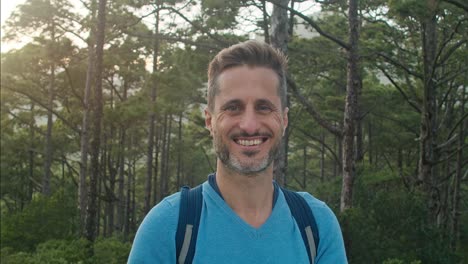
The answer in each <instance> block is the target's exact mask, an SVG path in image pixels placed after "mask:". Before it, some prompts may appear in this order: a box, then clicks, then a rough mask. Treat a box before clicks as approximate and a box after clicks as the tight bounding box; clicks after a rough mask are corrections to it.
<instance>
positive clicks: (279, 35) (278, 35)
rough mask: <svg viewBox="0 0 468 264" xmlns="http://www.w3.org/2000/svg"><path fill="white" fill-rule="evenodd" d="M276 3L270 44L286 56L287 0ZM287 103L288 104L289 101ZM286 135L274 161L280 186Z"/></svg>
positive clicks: (283, 169) (284, 174)
mask: <svg viewBox="0 0 468 264" xmlns="http://www.w3.org/2000/svg"><path fill="white" fill-rule="evenodd" d="M277 3H278V4H279V5H273V12H272V14H271V28H270V30H271V32H270V43H271V45H272V46H273V47H275V48H277V49H278V50H280V51H282V52H283V53H284V54H285V55H287V54H288V41H289V32H288V31H289V26H288V23H289V17H288V10H287V9H285V8H283V7H284V6H288V4H289V0H278V1H277ZM287 101H288V102H289V99H288V100H287ZM288 106H289V105H288ZM288 135H289V129H286V131H285V135H284V136H283V138H282V139H281V145H280V151H279V154H278V157H276V159H275V161H274V171H273V177H274V178H275V180H276V182H277V183H278V184H279V185H281V186H284V185H285V183H286V170H287V168H286V165H287V158H288V157H287V145H288V142H287V140H288V138H289V137H288Z"/></svg>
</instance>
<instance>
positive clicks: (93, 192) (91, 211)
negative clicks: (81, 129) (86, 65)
mask: <svg viewBox="0 0 468 264" xmlns="http://www.w3.org/2000/svg"><path fill="white" fill-rule="evenodd" d="M105 12H106V0H99V8H98V29H97V35H96V75H95V86H94V88H95V92H94V101H93V110H94V111H93V134H92V140H91V175H90V182H89V183H90V186H89V187H90V188H89V195H88V207H87V216H86V238H87V239H88V240H89V241H94V240H95V238H96V222H97V217H96V216H97V198H98V193H97V185H98V183H99V169H100V166H99V150H100V145H101V122H102V113H103V105H102V104H103V103H102V71H103V69H102V68H103V65H102V63H103V52H104V30H105V26H106V14H105Z"/></svg>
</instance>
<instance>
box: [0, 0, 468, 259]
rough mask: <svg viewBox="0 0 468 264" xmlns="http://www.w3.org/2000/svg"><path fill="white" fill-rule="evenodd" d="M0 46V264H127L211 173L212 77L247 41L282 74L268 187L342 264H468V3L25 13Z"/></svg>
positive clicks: (76, 4)
mask: <svg viewBox="0 0 468 264" xmlns="http://www.w3.org/2000/svg"><path fill="white" fill-rule="evenodd" d="M2 5H3V3H2ZM2 36H3V37H2V45H3V44H5V43H9V44H11V43H13V44H14V45H13V47H14V48H12V49H10V50H7V51H4V50H3V49H2V53H1V175H0V177H1V178H0V181H1V195H0V196H1V199H0V212H1V234H0V239H1V253H0V254H1V263H125V262H126V260H127V257H128V254H129V251H130V248H131V245H132V240H133V237H134V235H135V232H136V230H137V228H138V226H139V224H140V223H141V221H142V219H143V218H144V217H145V215H146V213H147V212H148V211H149V210H150V209H151V208H152V207H153V206H154V205H156V204H157V203H158V202H159V201H160V200H161V199H162V198H164V197H166V196H168V195H169V194H172V193H175V192H177V191H178V190H179V189H180V187H181V186H183V185H189V186H196V185H197V184H199V183H201V182H203V181H205V180H206V179H207V175H208V174H209V173H211V172H213V171H214V169H215V168H216V156H215V153H214V151H213V149H212V142H211V138H210V135H209V131H208V130H207V129H206V128H205V124H204V116H203V109H204V108H205V107H206V99H205V94H206V87H207V83H206V82H207V77H206V75H207V74H206V72H207V67H208V63H209V62H210V60H211V59H212V58H213V57H214V55H215V54H216V53H217V52H219V51H220V50H221V49H223V48H225V47H228V46H230V45H232V44H236V43H239V42H241V41H245V40H248V39H257V40H260V41H265V42H267V43H270V44H271V45H272V46H274V47H275V48H277V49H280V50H281V51H283V52H284V53H285V54H287V56H288V58H289V62H288V63H289V65H288V106H289V108H290V111H289V127H288V129H287V131H286V136H285V138H284V142H283V144H282V147H281V154H280V156H279V157H278V158H277V160H275V180H276V181H277V182H278V183H279V184H280V185H282V186H286V187H287V188H289V189H291V190H298V191H307V192H310V193H311V194H313V195H314V196H315V197H317V198H318V199H320V200H323V201H325V202H326V203H327V204H328V205H329V206H330V207H331V208H332V209H333V211H334V212H335V214H336V215H337V217H338V219H339V222H340V225H341V228H342V231H343V236H344V240H345V246H346V253H347V257H348V261H349V263H384V264H406V263H411V264H416V263H424V264H425V263H467V262H468V224H467V223H468V199H467V198H468V169H467V168H468V167H467V164H468V151H467V150H466V147H467V143H468V140H467V135H468V132H467V131H468V120H467V115H468V108H467V100H468V98H467V96H468V95H467V93H468V3H467V2H466V1H463V0H314V1H305V0H257V1H254V0H232V1H226V0H153V1H148V0H80V1H71V0H25V1H24V3H22V4H19V5H17V6H16V8H15V9H14V11H13V12H12V14H11V16H10V17H8V18H7V19H6V21H5V23H4V24H2Z"/></svg>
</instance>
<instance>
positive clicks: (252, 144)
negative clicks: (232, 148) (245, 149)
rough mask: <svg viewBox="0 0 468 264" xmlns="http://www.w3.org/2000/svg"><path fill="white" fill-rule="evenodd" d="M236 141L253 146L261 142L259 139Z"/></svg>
mask: <svg viewBox="0 0 468 264" xmlns="http://www.w3.org/2000/svg"><path fill="white" fill-rule="evenodd" d="M237 143H238V144H239V145H242V146H254V145H259V144H261V143H262V140H261V139H254V140H243V139H241V140H238V141H237Z"/></svg>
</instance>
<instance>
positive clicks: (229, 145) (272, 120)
mask: <svg viewBox="0 0 468 264" xmlns="http://www.w3.org/2000/svg"><path fill="white" fill-rule="evenodd" d="M217 81H218V88H219V91H218V92H217V94H216V96H215V97H214V102H213V105H214V106H213V110H212V111H209V110H205V123H206V126H207V128H208V129H209V130H210V133H211V135H212V136H213V145H214V149H215V151H216V155H217V156H218V159H219V160H220V161H221V162H222V163H223V165H224V166H226V167H227V168H229V169H231V170H234V171H236V172H238V173H240V174H245V175H252V174H255V173H258V172H262V171H264V170H266V169H267V168H268V167H269V166H271V165H272V161H273V160H274V158H275V156H276V155H277V153H278V151H279V146H280V142H281V137H282V136H283V133H284V130H285V128H286V126H287V124H288V117H287V112H288V109H287V108H285V109H284V110H283V109H282V107H281V100H280V97H279V96H278V90H277V89H278V88H277V87H278V85H279V84H278V83H279V80H278V77H277V75H276V73H275V72H274V71H273V70H271V69H268V68H265V67H248V66H237V67H233V68H230V69H227V70H225V71H223V72H222V73H221V75H219V77H218V80H217Z"/></svg>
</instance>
